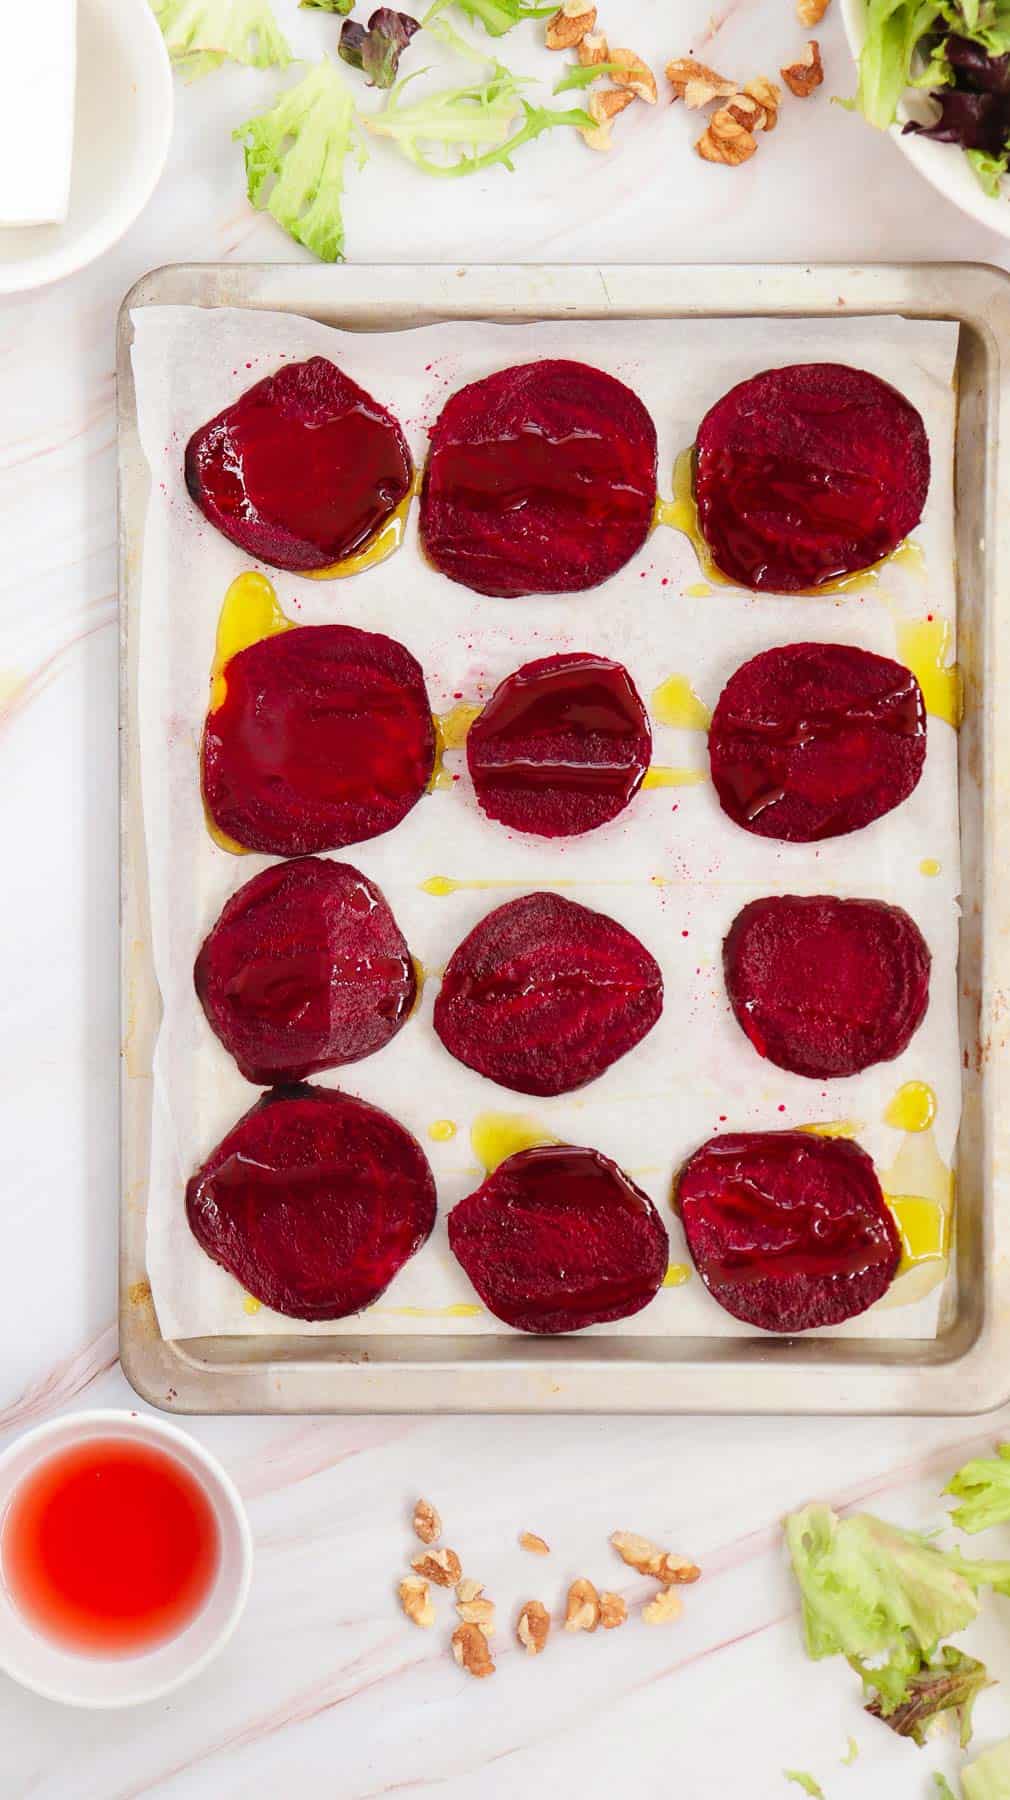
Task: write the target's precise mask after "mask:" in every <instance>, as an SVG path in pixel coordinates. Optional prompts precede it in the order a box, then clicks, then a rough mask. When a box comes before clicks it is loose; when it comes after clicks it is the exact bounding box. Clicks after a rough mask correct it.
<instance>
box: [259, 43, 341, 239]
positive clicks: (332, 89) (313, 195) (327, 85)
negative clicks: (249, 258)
mask: <svg viewBox="0 0 1010 1800" xmlns="http://www.w3.org/2000/svg"><path fill="white" fill-rule="evenodd" d="M353 129H354V103H353V101H352V99H351V94H350V91H349V89H348V87H347V84H346V83H345V82H344V81H343V80H342V79H341V77H340V76H339V75H338V73H337V71H336V69H335V68H334V67H333V64H332V63H330V62H326V61H325V60H324V61H323V62H321V63H317V64H316V66H315V67H314V68H313V69H310V70H309V73H308V74H307V75H306V76H305V79H304V80H303V81H300V82H299V83H298V84H297V86H296V87H292V88H288V89H287V91H286V92H285V93H283V94H282V95H281V97H280V99H279V100H278V102H277V105H276V106H274V107H272V108H271V109H270V111H269V112H265V113H261V114H260V115H259V117H258V118H255V119H249V120H247V122H246V123H245V124H244V125H240V126H238V128H237V130H235V131H234V132H233V133H232V135H233V137H235V138H236V139H237V140H239V141H241V142H242V143H243V144H244V145H245V169H246V183H247V186H248V190H249V198H250V200H251V201H252V203H253V205H254V206H255V207H257V208H258V209H259V210H260V211H264V210H265V211H266V212H269V213H272V214H273V217H274V218H275V219H276V220H277V223H278V224H279V225H283V227H284V229H285V231H287V232H288V233H290V235H291V237H293V238H294V239H295V242H296V243H299V244H304V245H305V247H306V249H308V250H313V251H314V252H315V254H316V255H317V256H319V257H321V258H322V260H323V262H339V261H341V259H342V257H343V253H344V222H343V216H342V213H341V208H340V201H341V195H342V193H343V188H344V163H345V161H346V158H347V152H348V150H349V149H350V148H351V140H352V135H353Z"/></svg>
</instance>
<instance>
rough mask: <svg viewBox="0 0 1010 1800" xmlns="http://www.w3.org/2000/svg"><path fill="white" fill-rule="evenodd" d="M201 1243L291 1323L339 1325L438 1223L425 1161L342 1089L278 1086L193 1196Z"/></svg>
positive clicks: (219, 1152) (190, 1189) (233, 1135)
mask: <svg viewBox="0 0 1010 1800" xmlns="http://www.w3.org/2000/svg"><path fill="white" fill-rule="evenodd" d="M186 1212H187V1215H188V1217H189V1223H190V1229H191V1230H192V1232H193V1236H194V1237H195V1238H196V1240H197V1242H198V1243H199V1244H201V1245H202V1247H203V1248H204V1250H206V1252H207V1255H208V1256H209V1257H211V1258H212V1259H213V1261H214V1262H216V1263H220V1264H221V1267H222V1268H224V1269H227V1270H228V1271H229V1272H230V1273H231V1274H232V1275H234V1277H235V1279H236V1281H239V1282H241V1284H242V1286H243V1287H244V1288H245V1289H246V1291H247V1293H250V1294H252V1295H254V1297H255V1298H256V1299H257V1300H262V1302H263V1304H264V1306H270V1307H273V1309H274V1311H275V1312H281V1313H287V1314H289V1316H290V1317H291V1318H293V1319H342V1318H344V1317H345V1316H346V1315H347V1314H348V1313H355V1312H360V1311H361V1308H362V1307H363V1306H371V1304H372V1301H373V1300H377V1299H378V1298H379V1295H380V1294H381V1293H383V1292H384V1291H385V1289H386V1288H387V1287H388V1286H389V1284H390V1282H391V1281H392V1279H393V1276H394V1275H395V1274H397V1272H398V1271H399V1270H400V1269H402V1267H403V1265H404V1263H405V1262H406V1261H407V1259H408V1257H411V1256H413V1255H414V1252H415V1251H416V1250H419V1249H420V1248H421V1245H422V1244H423V1243H424V1241H425V1239H426V1238H427V1237H429V1236H430V1234H431V1230H432V1227H433V1225H434V1223H435V1182H434V1179H433V1177H432V1173H431V1170H430V1169H429V1167H428V1164H427V1161H426V1160H425V1156H424V1152H423V1150H422V1149H421V1146H420V1144H418V1143H417V1141H416V1139H414V1138H412V1137H411V1135H410V1132H409V1131H404V1129H403V1126H402V1125H398V1124H397V1122H396V1120H395V1119H391V1118H390V1116H389V1114H388V1113H385V1112H382V1111H380V1109H379V1108H378V1107H377V1106H369V1105H368V1104H367V1103H366V1102H365V1101H364V1100H355V1099H353V1098H352V1097H351V1095H350V1094H340V1093H338V1092H337V1091H336V1089H335V1088H314V1087H310V1086H308V1085H307V1084H305V1083H302V1084H299V1085H296V1086H293V1087H286V1088H274V1089H273V1090H272V1092H271V1093H269V1094H264V1095H263V1097H262V1099H260V1100H258V1101H257V1102H256V1105H255V1106H254V1107H252V1109H251V1110H250V1111H249V1112H247V1113H246V1114H245V1116H244V1117H243V1118H241V1119H240V1120H239V1122H238V1124H237V1125H234V1126H233V1127H232V1129H231V1131H229V1133H228V1135H227V1137H225V1138H222V1140H221V1142H220V1144H219V1145H218V1147H217V1149H216V1150H214V1151H212V1153H211V1155H210V1156H209V1157H208V1158H207V1161H206V1162H205V1163H204V1165H203V1168H202V1169H198V1170H197V1172H196V1174H195V1175H194V1176H193V1177H192V1179H191V1181H190V1182H189V1185H188V1186H187V1188H186Z"/></svg>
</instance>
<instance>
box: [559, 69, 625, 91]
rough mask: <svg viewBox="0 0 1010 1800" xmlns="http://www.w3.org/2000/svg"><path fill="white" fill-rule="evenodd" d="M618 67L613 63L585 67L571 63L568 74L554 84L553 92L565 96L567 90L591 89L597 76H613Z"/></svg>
mask: <svg viewBox="0 0 1010 1800" xmlns="http://www.w3.org/2000/svg"><path fill="white" fill-rule="evenodd" d="M620 67H621V65H620V63H615V62H600V63H587V64H586V65H585V66H583V65H582V64H581V63H573V64H572V66H571V68H570V69H569V70H568V73H567V74H566V75H562V77H561V80H560V81H558V82H556V83H555V85H554V88H553V92H554V93H555V94H567V92H568V90H569V88H586V87H591V85H592V83H593V82H594V81H595V80H596V78H597V76H599V75H614V74H616V72H617V70H618V69H619V68H620Z"/></svg>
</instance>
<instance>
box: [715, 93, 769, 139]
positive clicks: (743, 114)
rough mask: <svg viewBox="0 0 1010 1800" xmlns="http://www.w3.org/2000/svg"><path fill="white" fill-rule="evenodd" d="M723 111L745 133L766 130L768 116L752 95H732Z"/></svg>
mask: <svg viewBox="0 0 1010 1800" xmlns="http://www.w3.org/2000/svg"><path fill="white" fill-rule="evenodd" d="M724 111H726V112H728V113H729V114H730V115H731V116H732V117H733V118H734V119H735V120H736V122H737V124H738V125H742V126H743V127H744V128H745V130H747V131H764V130H765V128H766V125H767V121H768V114H767V113H766V112H765V109H764V107H763V106H762V105H761V104H760V102H759V101H757V100H755V98H754V96H753V94H734V95H733V98H732V99H731V100H727V102H726V105H725V108H724Z"/></svg>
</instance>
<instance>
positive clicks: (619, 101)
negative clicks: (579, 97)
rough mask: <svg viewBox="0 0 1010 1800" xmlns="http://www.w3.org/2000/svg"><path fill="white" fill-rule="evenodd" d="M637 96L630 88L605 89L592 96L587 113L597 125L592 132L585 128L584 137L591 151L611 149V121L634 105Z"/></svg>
mask: <svg viewBox="0 0 1010 1800" xmlns="http://www.w3.org/2000/svg"><path fill="white" fill-rule="evenodd" d="M634 99H635V96H634V94H633V93H632V92H631V89H630V88H615V87H608V88H604V89H603V90H602V92H598V93H595V94H590V96H589V105H588V106H587V108H586V111H587V112H588V113H589V116H590V118H591V119H595V121H596V124H595V126H594V128H593V130H592V131H590V130H588V129H587V128H583V132H582V136H583V139H584V141H585V142H586V143H587V144H588V145H589V148H590V150H609V149H610V121H611V119H616V117H617V115H618V113H622V112H623V111H624V109H625V107H626V106H631V105H633V103H634Z"/></svg>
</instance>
